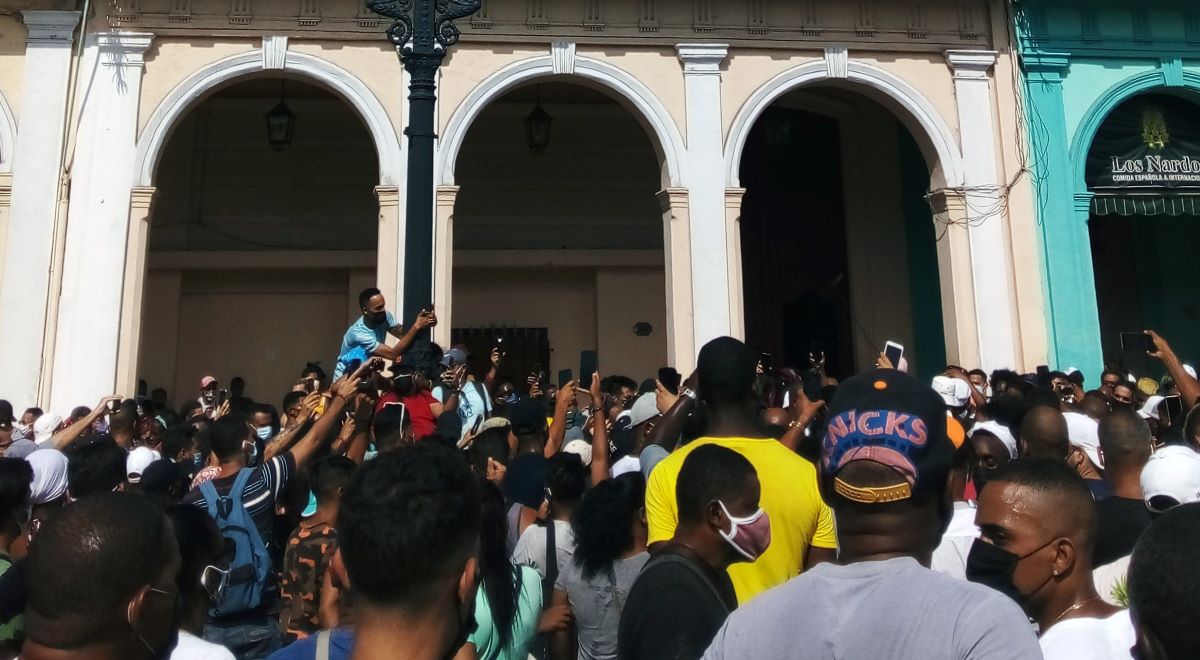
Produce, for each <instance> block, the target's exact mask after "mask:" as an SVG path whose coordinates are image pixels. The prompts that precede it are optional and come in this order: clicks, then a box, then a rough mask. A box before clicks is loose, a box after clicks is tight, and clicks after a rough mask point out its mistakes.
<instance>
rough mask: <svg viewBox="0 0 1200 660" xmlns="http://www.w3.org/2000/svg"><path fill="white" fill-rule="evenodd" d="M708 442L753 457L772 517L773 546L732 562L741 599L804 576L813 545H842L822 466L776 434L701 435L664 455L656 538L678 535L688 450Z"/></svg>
mask: <svg viewBox="0 0 1200 660" xmlns="http://www.w3.org/2000/svg"><path fill="white" fill-rule="evenodd" d="M703 445H720V446H722V447H725V448H726V449H732V450H733V451H736V452H737V453H739V454H741V455H742V456H745V457H746V460H748V461H750V464H751V465H753V466H754V469H755V471H756V472H758V481H759V483H760V484H761V486H762V497H761V498H760V499H759V505H760V506H762V508H763V509H764V510H766V512H767V515H768V516H770V518H771V545H770V547H768V548H767V551H766V552H764V553H763V554H762V556H761V557H759V558H758V561H755V562H753V563H738V564H734V565H732V566H730V567H729V578H730V579H731V580H733V587H734V589H735V590H736V591H737V597H738V602H739V603H745V602H746V601H748V600H750V599H751V598H753V597H754V596H755V595H757V594H759V593H760V592H763V591H766V590H767V589H770V588H771V587H774V586H776V585H779V584H783V583H784V582H787V581H788V580H790V579H792V578H794V577H796V576H797V575H799V574H800V571H802V570H803V568H804V555H805V553H806V552H807V551H808V546H809V545H812V546H815V547H818V548H836V547H837V534H836V532H835V530H834V525H833V512H831V511H830V510H829V507H827V506H825V502H824V501H823V500H822V499H821V494H820V492H818V491H817V469H816V467H815V466H813V464H812V463H809V462H808V461H807V460H805V459H803V458H801V457H800V456H798V455H796V453H795V452H793V451H791V450H789V449H788V448H787V447H784V446H783V445H781V444H779V442H778V441H776V440H772V439H770V438H765V439H764V438H758V439H754V438H700V439H698V440H695V441H693V442H691V443H689V444H688V445H686V446H684V447H681V448H680V449H677V450H675V451H674V452H672V453H671V455H670V456H667V457H666V458H664V459H663V460H662V462H661V463H659V464H658V465H657V466H656V467H655V468H654V471H653V472H651V473H650V483H648V484H647V485H646V519H647V522H648V523H649V525H650V543H657V542H659V541H667V540H669V539H670V538H671V537H672V536H674V534H675V526H676V525H677V524H678V522H679V509H678V504H677V502H676V499H675V484H676V482H677V481H678V479H679V469H680V468H681V467H683V461H684V459H685V458H687V456H688V454H690V453H691V452H692V451H693V450H695V449H696V448H697V447H701V446H703Z"/></svg>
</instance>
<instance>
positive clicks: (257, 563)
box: [200, 468, 271, 617]
mask: <svg viewBox="0 0 1200 660" xmlns="http://www.w3.org/2000/svg"><path fill="white" fill-rule="evenodd" d="M253 474H254V470H253V469H251V468H242V470H241V471H240V472H238V476H237V479H236V480H234V482H233V488H232V489H230V491H229V495H226V496H221V495H219V494H217V489H216V487H215V486H213V484H212V482H211V481H206V482H204V483H202V484H200V493H201V494H202V495H204V499H205V501H206V502H207V503H208V515H210V516H212V517H213V519H214V520H216V521H217V527H218V528H220V530H221V536H224V537H225V545H226V553H227V556H228V551H229V549H230V546H231V545H232V550H233V557H232V559H231V560H230V561H229V566H228V567H227V570H228V571H229V579H228V583H227V584H226V587H225V595H224V597H223V598H222V599H221V602H219V603H214V604H213V608H212V609H211V610H210V611H209V614H210V615H212V616H214V617H222V616H229V615H230V614H237V613H239V612H245V611H247V610H252V609H254V608H256V607H258V606H259V605H261V604H262V602H263V595H264V594H265V593H266V590H267V583H268V581H269V579H270V576H271V555H269V554H267V546H266V545H265V544H264V543H263V540H262V536H261V535H260V534H259V533H258V527H256V526H255V525H254V520H253V519H252V518H251V517H250V512H249V511H247V510H246V507H244V506H242V492H243V491H245V489H246V482H247V481H249V480H250V477H251V475H253Z"/></svg>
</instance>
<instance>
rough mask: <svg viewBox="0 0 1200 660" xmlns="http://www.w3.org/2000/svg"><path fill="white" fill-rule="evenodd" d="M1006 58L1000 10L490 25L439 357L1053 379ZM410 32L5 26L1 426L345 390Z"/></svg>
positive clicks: (393, 143) (177, 19)
mask: <svg viewBox="0 0 1200 660" xmlns="http://www.w3.org/2000/svg"><path fill="white" fill-rule="evenodd" d="M0 11H2V10H0ZM85 12H86V14H87V17H86V18H83V19H81V16H83V15H84V13H85ZM1009 24H1010V19H1009V16H1008V14H1007V9H1006V6H1005V3H1002V2H998V1H988V0H979V1H970V0H964V1H962V2H949V1H941V0H929V1H916V2H909V1H902V0H863V1H861V2H832V1H830V0H586V1H583V0H580V1H578V2H549V1H548V0H484V1H483V5H482V9H481V10H480V12H479V13H478V14H477V15H475V16H474V17H472V18H470V19H469V20H463V21H461V22H460V27H461V28H462V31H463V36H462V39H461V41H460V43H459V44H458V45H456V46H455V47H454V48H453V49H452V50H451V52H450V54H449V56H448V57H447V58H446V60H445V63H444V65H443V68H442V70H441V74H440V78H439V83H438V96H439V98H438V111H437V123H438V127H439V139H438V143H437V154H436V162H435V170H434V180H435V182H436V191H435V194H436V217H435V218H431V222H434V223H435V248H434V253H435V254H434V257H435V258H434V263H435V266H434V283H435V291H434V301H435V305H436V307H437V311H438V315H439V318H440V323H439V325H438V327H437V328H436V333H435V339H436V340H437V341H438V342H439V343H441V344H443V345H448V344H450V343H452V342H455V341H467V340H468V339H471V341H477V340H478V338H479V337H485V336H492V335H494V334H496V333H507V334H506V335H505V336H513V337H531V338H532V339H530V340H529V341H528V342H526V343H528V344H529V345H530V346H532V348H531V349H530V350H531V352H530V355H531V356H533V357H528V356H527V357H525V358H523V360H524V362H523V363H522V366H528V365H529V364H538V365H541V367H542V368H543V369H545V370H547V371H549V372H551V373H555V372H558V371H561V370H565V369H572V368H574V369H578V365H579V355H580V352H581V351H588V350H596V351H598V353H599V355H600V365H601V366H600V369H601V371H602V372H604V373H625V374H629V375H630V376H633V377H636V378H639V379H640V378H644V377H648V376H652V375H653V374H654V370H655V369H657V367H659V366H665V365H672V366H675V367H676V368H678V369H679V370H680V371H681V372H684V373H687V372H688V371H689V370H690V369H691V368H692V366H693V365H694V360H695V353H696V351H697V350H698V348H699V347H700V346H701V345H702V344H703V343H704V342H706V341H708V340H709V339H711V338H714V337H717V336H721V335H733V336H736V337H741V338H745V339H746V340H747V341H748V342H749V343H751V344H752V345H754V346H755V347H756V348H758V349H759V350H761V351H763V352H767V353H772V354H773V355H776V356H778V359H779V361H780V362H781V363H782V362H785V361H786V362H791V363H795V362H798V361H799V360H800V359H801V357H800V356H802V355H804V354H806V353H807V351H808V350H809V349H810V348H813V347H816V346H818V345H819V346H820V348H821V349H822V350H825V351H826V352H827V353H828V354H829V355H830V362H831V366H833V367H836V368H835V369H834V370H835V371H840V372H843V373H848V372H851V371H853V370H854V369H855V368H859V367H862V366H865V365H868V364H869V363H870V361H871V359H872V356H873V355H874V354H875V353H877V352H878V351H879V350H880V348H881V347H882V344H883V342H884V341H885V340H888V339H891V340H896V341H899V342H901V343H903V344H905V345H906V346H907V347H908V349H909V353H908V355H909V359H910V362H911V363H913V364H914V368H915V369H916V370H917V371H919V372H922V373H924V372H929V371H930V370H935V369H939V368H940V367H941V365H942V364H945V363H946V362H952V363H957V364H963V365H965V366H968V367H972V366H982V367H984V368H986V369H992V368H998V367H1018V368H1030V367H1031V366H1032V365H1035V364H1040V363H1041V362H1043V361H1044V358H1045V355H1046V338H1045V335H1046V331H1045V320H1044V319H1045V313H1044V310H1043V302H1042V293H1041V292H1042V284H1041V275H1040V266H1039V263H1040V261H1039V259H1040V257H1039V254H1038V250H1039V248H1038V243H1037V238H1036V236H1037V235H1036V232H1035V226H1034V223H1033V219H1032V218H1033V211H1032V209H1033V204H1032V201H1031V193H1030V188H1029V181H1028V177H1027V176H1026V175H1025V161H1024V151H1025V148H1024V141H1025V140H1026V136H1025V135H1024V133H1023V131H1024V130H1025V128H1024V126H1023V125H1022V124H1021V120H1020V116H1021V112H1020V107H1021V105H1022V100H1021V98H1020V94H1019V86H1018V85H1017V82H1016V80H1017V78H1016V76H1017V74H1016V73H1015V72H1014V68H1013V67H1014V62H1013V56H1012V51H1011V47H1010V43H1011V40H1010V35H1009ZM386 27H387V23H386V21H384V20H383V19H381V18H380V17H377V16H374V15H371V14H369V13H367V12H366V11H365V9H363V8H362V6H361V4H360V3H356V2H355V1H354V0H117V1H115V2H111V3H110V2H106V1H101V2H95V1H93V2H89V3H87V5H86V7H85V6H84V5H82V4H80V5H78V6H77V5H75V4H74V3H65V2H62V3H57V4H56V3H55V2H35V1H32V0H27V1H25V2H23V5H22V6H20V7H17V8H15V9H14V10H12V11H9V12H8V13H0V241H2V242H3V251H2V252H0V260H2V261H0V346H3V347H4V348H3V350H4V352H5V356H6V357H5V367H4V369H0V394H3V395H4V396H7V397H8V398H10V399H12V400H13V403H14V405H17V406H26V405H33V404H34V403H40V404H42V405H43V406H45V407H47V408H50V409H53V410H56V411H66V410H69V409H70V408H71V407H72V406H75V405H80V404H88V403H90V402H94V401H95V400H97V399H98V398H99V397H100V396H102V395H104V394H107V393H110V392H113V391H116V392H121V393H124V394H130V395H132V394H133V391H134V389H135V387H136V384H137V381H138V380H139V379H142V380H145V381H146V382H147V383H149V385H150V386H151V387H157V386H162V387H165V388H166V389H167V390H168V391H169V392H170V393H171V394H172V398H173V400H174V401H176V402H182V401H183V400H184V399H186V398H188V397H189V396H190V393H191V392H192V390H193V389H194V388H195V387H196V383H197V382H198V380H199V378H200V377H201V376H203V375H205V374H210V373H211V374H214V375H216V376H217V377H218V378H219V379H221V380H222V381H227V380H228V379H229V378H231V377H233V376H235V375H241V376H243V377H245V378H246V380H247V382H248V388H247V394H248V395H249V396H252V397H254V398H257V399H264V400H271V401H273V400H274V399H275V398H276V397H277V396H278V395H279V394H281V393H282V392H283V391H284V390H286V389H287V388H288V387H289V386H290V384H291V383H292V382H293V381H294V380H295V378H296V377H297V376H298V372H299V368H300V367H301V366H303V364H304V362H306V361H311V360H322V361H324V363H325V364H326V365H330V364H331V363H332V360H333V358H334V357H335V356H336V354H337V343H338V341H339V339H340V335H341V333H342V332H343V331H344V330H345V327H346V325H347V324H348V323H349V322H350V321H351V320H352V319H353V318H354V316H355V315H356V314H357V313H358V310H357V302H356V298H357V293H358V291H359V290H361V289H362V288H364V287H366V286H371V285H377V286H378V287H379V288H380V289H382V290H383V292H384V294H385V296H386V297H387V298H388V300H389V307H390V308H392V309H399V308H400V302H401V301H399V300H398V296H399V294H400V292H401V291H402V290H403V286H402V282H401V274H402V273H403V263H402V262H403V255H404V244H405V237H404V233H403V231H402V229H403V227H404V218H403V213H404V208H405V199H406V195H407V194H409V191H408V190H407V189H406V179H407V174H406V168H407V155H408V154H407V149H406V145H405V142H404V127H405V125H406V123H407V110H408V102H407V99H406V96H407V83H408V80H407V75H406V74H405V73H404V71H403V68H402V66H401V63H400V61H399V57H398V56H397V54H396V52H395V50H394V49H393V48H392V47H391V46H390V45H389V44H388V43H387V42H386V40H385V39H384V38H383V31H384V29H385V28H386ZM281 103H282V104H283V105H284V106H286V108H287V109H288V111H289V112H290V114H291V115H292V122H291V130H290V131H289V133H290V134H289V135H288V136H287V140H286V144H272V140H270V139H269V137H268V130H267V122H266V121H265V117H266V115H267V114H268V113H269V112H271V111H272V110H273V109H275V108H277V106H278V105H279V104H281ZM537 107H540V108H541V109H542V112H543V113H544V114H545V115H548V116H549V117H550V122H549V123H548V125H542V126H541V128H545V129H547V130H548V134H547V135H548V140H541V139H540V138H542V137H546V136H545V135H542V136H535V135H534V134H533V133H535V132H536V131H535V130H534V127H531V125H530V116H531V113H532V111H533V109H534V108H537ZM547 126H548V128H547ZM542 142H545V143H544V144H543V143H542ZM402 320H403V321H405V322H408V321H411V319H402ZM489 332H491V333H492V335H489V334H488V333H489ZM472 338H473V339H472ZM481 345H482V344H481ZM477 352H479V351H477Z"/></svg>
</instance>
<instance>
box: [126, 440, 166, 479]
mask: <svg viewBox="0 0 1200 660" xmlns="http://www.w3.org/2000/svg"><path fill="white" fill-rule="evenodd" d="M160 458H162V455H161V454H159V453H158V452H156V451H154V450H153V449H150V448H149V447H138V448H137V449H134V450H133V451H131V452H129V455H128V456H126V457H125V478H126V479H127V480H128V481H129V483H131V484H136V483H138V482H140V481H141V480H142V473H143V472H145V471H146V468H148V467H150V464H151V463H153V462H154V461H157V460H158V459H160Z"/></svg>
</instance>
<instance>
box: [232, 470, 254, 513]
mask: <svg viewBox="0 0 1200 660" xmlns="http://www.w3.org/2000/svg"><path fill="white" fill-rule="evenodd" d="M254 470H255V468H242V469H241V470H238V476H237V479H234V481H233V487H232V488H230V489H229V499H230V500H232V502H233V506H235V507H239V506H242V493H243V492H245V490H246V482H248V481H250V477H251V476H253V474H254Z"/></svg>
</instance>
